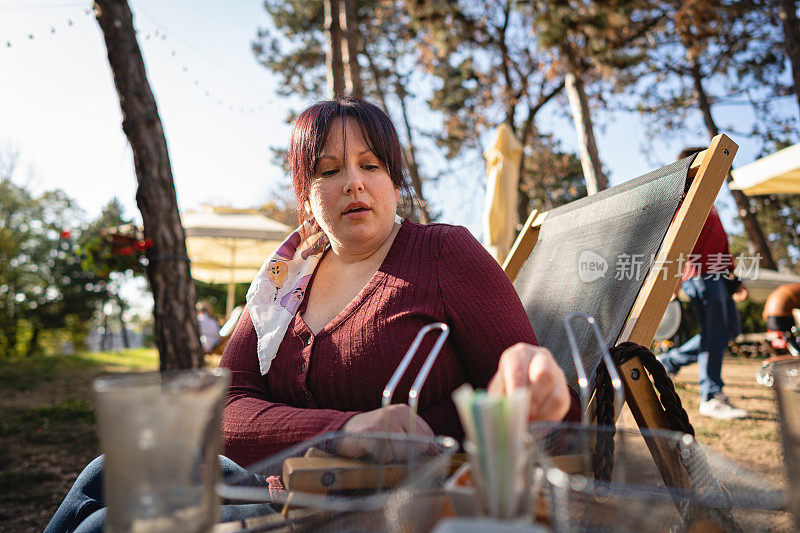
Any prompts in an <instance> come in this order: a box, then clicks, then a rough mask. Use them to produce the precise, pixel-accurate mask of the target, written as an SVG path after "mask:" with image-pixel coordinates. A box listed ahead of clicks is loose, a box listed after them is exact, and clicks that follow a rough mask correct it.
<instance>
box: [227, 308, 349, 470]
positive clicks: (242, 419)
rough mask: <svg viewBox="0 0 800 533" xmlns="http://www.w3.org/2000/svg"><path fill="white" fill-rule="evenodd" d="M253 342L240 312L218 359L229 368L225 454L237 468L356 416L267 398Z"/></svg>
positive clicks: (252, 332)
mask: <svg viewBox="0 0 800 533" xmlns="http://www.w3.org/2000/svg"><path fill="white" fill-rule="evenodd" d="M257 344H258V338H257V335H256V331H255V328H254V327H253V322H252V320H251V318H250V312H249V310H247V309H245V310H244V312H243V313H242V317H241V318H240V319H239V322H238V323H237V324H236V330H235V331H234V332H233V335H232V336H231V340H230V342H228V345H227V346H226V347H225V352H224V354H223V356H222V360H221V361H220V366H221V367H225V368H228V369H230V371H231V386H230V389H229V391H228V397H227V400H226V402H225V418H224V422H223V434H224V437H225V455H226V456H227V457H229V458H231V459H233V460H234V461H236V462H237V463H238V464H240V465H242V466H247V465H250V464H252V463H254V462H256V461H259V460H261V459H264V458H266V457H269V456H270V455H272V454H274V453H277V452H279V451H281V450H283V449H285V448H288V447H289V446H291V445H293V444H297V443H299V442H302V441H304V440H306V439H308V438H311V437H313V436H314V435H318V434H320V433H324V432H327V431H335V430H338V429H341V428H342V427H343V426H344V424H345V423H346V422H347V421H348V420H349V419H350V418H351V417H353V416H354V415H356V414H358V413H357V412H343V411H336V410H333V409H304V408H299V407H292V406H290V405H286V404H283V403H277V402H274V401H272V400H271V399H270V395H269V391H268V390H267V386H266V378H265V376H262V375H261V372H260V371H259V367H258V356H257V355H256V347H257Z"/></svg>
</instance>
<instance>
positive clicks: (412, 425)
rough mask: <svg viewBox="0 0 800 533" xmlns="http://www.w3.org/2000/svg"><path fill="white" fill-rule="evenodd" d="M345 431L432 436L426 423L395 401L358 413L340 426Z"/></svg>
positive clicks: (409, 409)
mask: <svg viewBox="0 0 800 533" xmlns="http://www.w3.org/2000/svg"><path fill="white" fill-rule="evenodd" d="M342 430H343V431H344V432H345V433H365V432H370V431H372V432H375V431H388V432H390V433H414V434H415V435H425V436H430V437H432V436H433V431H432V430H431V428H430V427H429V426H428V424H427V423H426V422H425V421H424V420H423V419H422V418H420V417H419V416H418V415H417V414H415V413H412V412H411V408H410V407H409V406H407V405H406V404H404V403H396V404H392V405H387V406H386V407H381V408H380V409H375V410H374V411H367V412H365V413H361V414H358V415H356V416H354V417H353V418H351V419H350V420H348V421H347V422H346V423H345V425H344V426H343V427H342Z"/></svg>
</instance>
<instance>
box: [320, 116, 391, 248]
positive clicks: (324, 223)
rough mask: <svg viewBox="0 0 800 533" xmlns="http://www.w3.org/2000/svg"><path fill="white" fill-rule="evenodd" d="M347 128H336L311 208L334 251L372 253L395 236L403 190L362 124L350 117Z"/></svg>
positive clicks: (324, 153) (324, 154)
mask: <svg viewBox="0 0 800 533" xmlns="http://www.w3.org/2000/svg"><path fill="white" fill-rule="evenodd" d="M345 128H346V131H343V129H342V121H341V120H336V121H334V122H333V124H332V125H331V128H330V133H329V134H328V138H327V140H326V141H325V145H324V146H323V148H322V155H321V156H320V159H319V162H318V163H317V168H316V169H315V172H314V178H313V180H312V182H311V193H310V195H309V204H310V207H311V213H312V214H313V215H314V218H315V219H316V221H317V223H318V224H319V225H320V227H321V228H322V230H323V231H324V232H325V234H326V235H327V236H328V238H329V239H330V241H331V245H332V246H333V248H334V252H338V251H340V250H341V251H347V252H350V253H365V252H371V251H373V250H375V249H377V248H378V247H379V246H380V245H381V244H383V242H384V241H385V240H386V239H387V238H388V237H389V235H390V234H391V232H392V229H393V225H394V218H395V213H396V212H397V202H398V199H399V194H400V192H399V190H398V189H397V188H396V187H395V186H394V183H392V180H391V178H390V177H389V173H388V171H387V170H386V167H385V166H384V164H383V163H382V162H381V161H380V159H378V157H377V156H376V155H375V154H374V153H372V152H371V151H370V149H369V148H368V147H367V143H366V142H365V140H364V138H363V136H362V134H361V128H360V127H359V124H358V122H357V121H356V120H355V119H353V118H347V120H346V123H345ZM337 248H338V250H337Z"/></svg>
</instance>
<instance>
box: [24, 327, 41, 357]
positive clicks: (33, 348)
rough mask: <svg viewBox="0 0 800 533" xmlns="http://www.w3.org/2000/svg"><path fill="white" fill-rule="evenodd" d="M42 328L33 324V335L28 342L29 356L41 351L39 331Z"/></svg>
mask: <svg viewBox="0 0 800 533" xmlns="http://www.w3.org/2000/svg"><path fill="white" fill-rule="evenodd" d="M40 331H41V329H40V328H39V327H38V326H33V335H31V340H30V341H29V342H28V353H27V356H28V357H33V356H34V355H36V354H37V353H39V332H40Z"/></svg>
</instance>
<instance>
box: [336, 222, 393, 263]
mask: <svg viewBox="0 0 800 533" xmlns="http://www.w3.org/2000/svg"><path fill="white" fill-rule="evenodd" d="M398 231H400V224H397V223H394V224H393V225H392V231H390V232H389V235H388V236H387V237H386V238H385V239H384V240H383V241H382V242H381V243H380V244H378V245H377V246H373V247H370V248H368V249H363V250H358V249H352V248H349V247H347V246H344V245H342V244H340V243H337V242H334V241H333V240H331V253H330V254H327V255H328V256H330V260H331V262H333V263H338V264H341V265H344V266H352V265H355V264H359V263H365V262H369V263H371V262H373V261H375V260H377V259H379V260H380V261H381V262H382V261H383V259H384V258H385V257H386V254H388V253H389V249H390V248H391V247H392V243H393V242H394V239H395V237H396V236H397V232H398Z"/></svg>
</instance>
